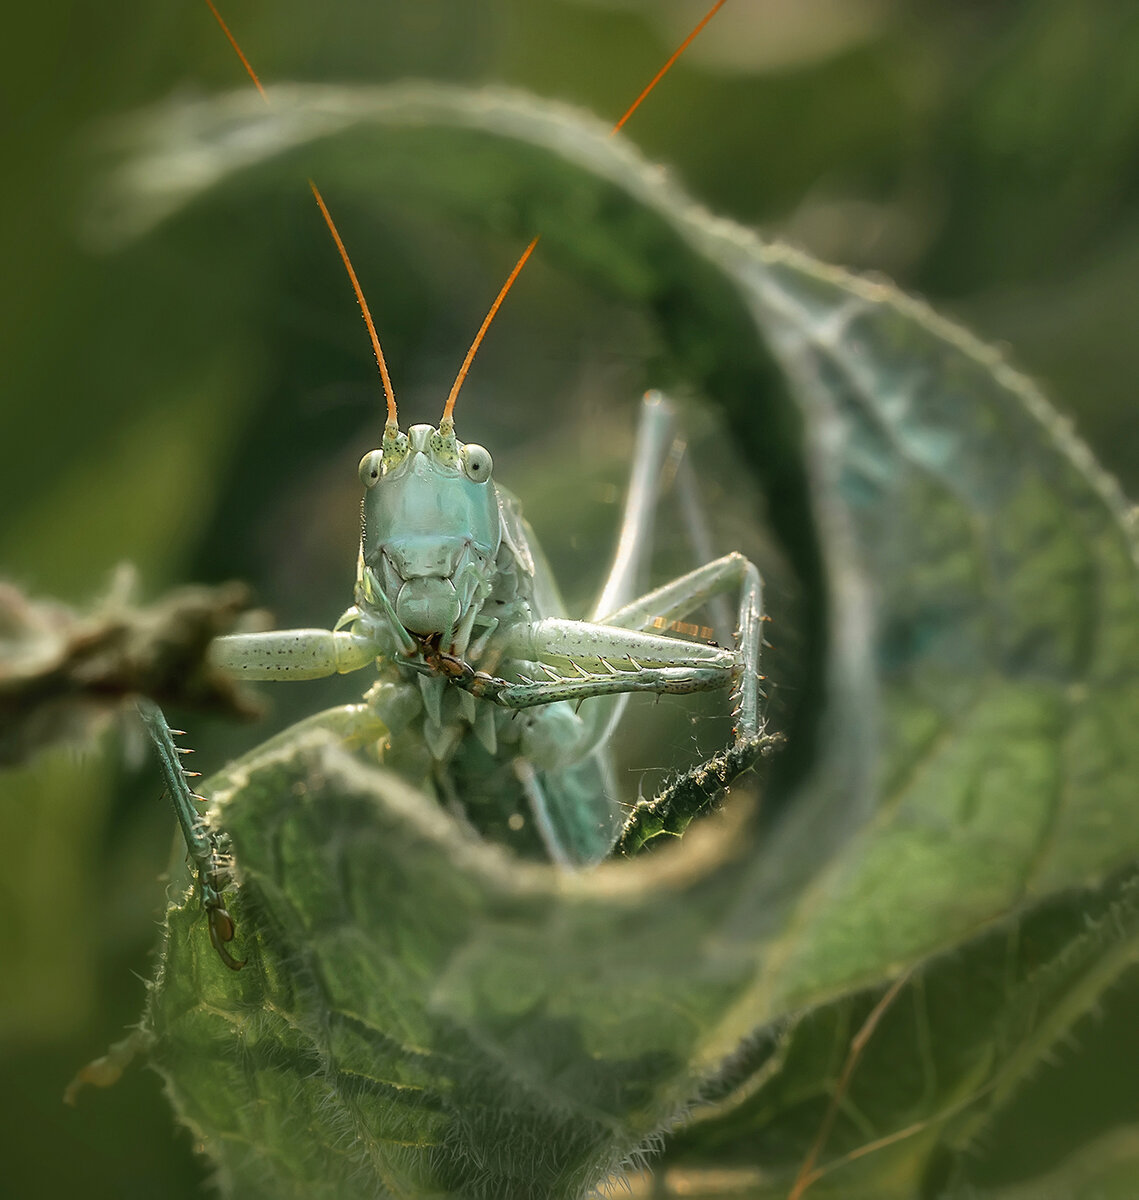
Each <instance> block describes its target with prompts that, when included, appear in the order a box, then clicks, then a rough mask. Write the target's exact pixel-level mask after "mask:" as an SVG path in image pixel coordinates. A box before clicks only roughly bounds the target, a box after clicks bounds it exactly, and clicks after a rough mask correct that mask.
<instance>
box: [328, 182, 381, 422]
mask: <svg viewBox="0 0 1139 1200" xmlns="http://www.w3.org/2000/svg"><path fill="white" fill-rule="evenodd" d="M308 185H309V187H310V188H312V194H313V196H314V197H315V198H316V203H317V207H318V208H319V209H320V214H321V216H322V217H324V223H325V224H326V225H327V226H328V231H329V233H331V234H332V240H333V241H334V242H335V243H336V249H337V250H339V251H340V260H341V262H343V263H344V269H345V270H346V271H347V272H348V278H349V279H350V280H351V281H352V290H353V291H354V292H355V293H356V299H357V300H358V301H359V304H360V312H361V313H363V314H364V324H365V325H367V327H368V335H369V337H371V339H372V350H373V351H374V352H375V355H376V366H377V367H379V368H380V378H381V379H382V380H383V382H384V395H385V396H386V397H387V401H388V424H389V425H398V424H399V416H398V414H397V413H396V408H395V392H393V391H392V381H391V379H390V378H389V377H388V364H387V363H386V362H385V361H384V352H383V350H382V349H380V338H379V334H377V333H376V326H375V323H374V322H373V321H372V314H371V311H370V310H369V308H368V302H367V300H365V299H364V289H363V288H362V287H361V286H360V281H359V280H358V279H357V278H356V272H355V271H354V270H353V269H352V260H351V259H350V258H349V257H348V251H347V250H346V249H345V248H344V243H343V241H342V240H341V238H340V233H339V231H338V230H337V228H336V222H335V221H333V219H332V214H331V213H330V212H329V211H328V206H327V205H326V204H325V203H324V197H323V196H322V195H321V194H320V189H319V188H318V187H317V186H316V184H315V183H313V181H312V180H311V179H310V180H309V181H308Z"/></svg>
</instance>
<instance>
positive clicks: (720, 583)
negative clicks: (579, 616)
mask: <svg viewBox="0 0 1139 1200" xmlns="http://www.w3.org/2000/svg"><path fill="white" fill-rule="evenodd" d="M732 592H735V593H736V594H737V595H738V597H739V600H738V607H737V610H736V628H735V638H734V650H735V654H736V663H737V665H736V678H735V682H734V686H733V689H732V701H733V708H734V710H735V717H736V736H737V738H740V739H746V738H752V737H755V736H757V735H758V734H759V732H760V719H759V679H760V675H759V663H760V648H761V646H762V638H763V634H762V628H763V580H762V579H761V577H760V574H759V571H758V570H757V568H756V566H755V564H754V563H752V562H751V561H750V560H749V559H746V558H745V557H744V556H743V555H742V554H738V553H732V554H725V555H724V556H723V558H717V559H714V560H713V561H712V562H710V563H705V564H704V565H703V566H702V567H697V568H696V570H694V571H689V572H688V573H687V574H686V575H681V576H679V577H678V578H677V579H672V580H670V581H669V582H668V583H666V584H663V585H662V586H661V587H659V588H655V589H654V590H653V591H651V592H648V593H646V594H645V595H644V596H641V597H639V598H638V599H636V600H634V601H632V603H630V604H626V605H624V606H623V607H622V608H619V609H617V610H616V611H615V612H611V613H607V614H605V615H604V616H603V617H602V618H601V620H602V623H603V624H605V625H612V626H616V627H617V628H620V629H633V630H649V629H662V630H667V629H669V628H670V627H671V626H672V624H673V622H675V621H679V620H681V619H682V618H684V617H686V616H688V615H689V614H690V613H692V612H694V611H695V610H696V609H698V608H699V607H701V605H703V604H705V603H707V602H708V601H709V600H712V599H714V598H716V597H720V596H724V595H730V594H731V593H732ZM677 641H678V644H679V645H681V646H683V645H685V643H684V642H680V641H679V639H677Z"/></svg>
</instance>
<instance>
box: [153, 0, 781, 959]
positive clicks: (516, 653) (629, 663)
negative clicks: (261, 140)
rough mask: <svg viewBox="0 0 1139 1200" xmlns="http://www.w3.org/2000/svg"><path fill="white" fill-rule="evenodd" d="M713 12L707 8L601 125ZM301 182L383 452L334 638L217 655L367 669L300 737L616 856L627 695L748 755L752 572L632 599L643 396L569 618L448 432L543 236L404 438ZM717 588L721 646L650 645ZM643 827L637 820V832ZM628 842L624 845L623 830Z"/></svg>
mask: <svg viewBox="0 0 1139 1200" xmlns="http://www.w3.org/2000/svg"><path fill="white" fill-rule="evenodd" d="M723 2H724V0H719V2H718V3H716V4H715V5H713V7H712V9H711V10H710V11H709V12H708V13H707V15H706V16H705V17H704V19H703V20H702V21H701V22H700V24H699V25H698V26H697V27H696V29H694V30H693V32H692V33H691V34H690V35H689V37H688V38H687V39H686V40H685V42H684V43H683V44H682V45H681V46H680V48H679V49H678V50H677V51H676V53H675V54H674V55H673V56H672V58H670V59H669V61H668V62H667V63H666V64H665V66H664V67H663V68H662V69H661V71H660V72H658V74H657V76H656V77H655V78H654V79H653V80H652V82H651V83H650V84H649V85H648V87H646V88H645V90H644V91H643V92H642V93H641V95H640V96H639V97H638V98H637V100H636V101H635V102H634V104H633V105H632V106H631V107H630V108H629V110H628V111H627V112H626V113H625V115H624V116H623V117H622V118H621V120H620V121H619V122H618V123H617V125H616V126H615V127H614V132H616V131H617V130H618V129H620V128H621V126H622V125H623V124H624V123H625V121H626V120H627V119H628V117H629V115H630V114H631V113H632V112H633V110H634V109H635V108H636V107H637V106H638V105H639V104H640V102H641V100H643V99H644V97H645V96H646V95H647V94H648V92H649V91H650V90H651V88H652V87H653V86H655V84H656V82H657V81H658V80H659V79H660V78H661V76H662V75H663V74H664V72H665V71H666V70H667V69H668V67H669V66H671V65H672V63H673V62H674V61H675V59H676V58H677V57H678V56H679V54H680V53H681V52H682V51H683V50H684V49H685V47H686V46H687V45H688V44H689V42H691V40H692V39H693V38H694V37H695V36H696V34H697V33H698V32H699V31H700V29H701V28H703V26H704V25H705V24H706V23H707V21H708V20H710V19H711V17H712V16H713V15H714V13H715V12H716V11H717V10H718V9H719V8H720V7H721V6H722V4H723ZM207 3H210V0H207ZM210 7H211V9H213V11H214V15H215V17H217V19H218V21H219V23H220V24H221V26H222V29H223V30H224V31H225V33H226V36H227V37H228V38H229V40H230V42H231V44H232V45H233V46H234V49H235V50H236V51H237V53H238V54H239V56H240V57H241V60H242V62H243V64H244V65H245V67H246V69H247V71H248V72H249V74H250V76H251V78H252V79H253V81H254V83H255V84H256V85H257V87H258V90H259V91H261V92H262V95H263V96H264V95H265V93H264V91H263V90H262V89H261V84H260V82H259V80H258V79H257V76H256V74H255V73H254V71H253V69H252V67H250V65H249V62H248V60H247V59H246V58H245V55H244V54H243V53H242V51H241V50H240V47H239V46H238V45H237V42H236V40H235V39H234V38H233V36H232V34H230V32H229V30H228V29H227V28H226V26H225V24H224V22H223V21H222V19H221V17H220V15H219V14H218V13H217V11H216V9H214V8H213V4H212V3H210ZM310 186H312V190H313V193H314V196H315V197H316V200H317V203H318V205H319V207H320V209H321V212H322V214H323V216H324V219H325V221H326V222H327V224H328V227H329V229H330V231H331V232H332V235H333V237H334V239H335V241H336V244H337V248H338V249H339V251H340V254H341V257H342V259H343V261H344V264H345V267H346V269H347V271H348V273H349V276H350V278H351V281H352V285H353V287H354V289H355V292H356V296H357V299H358V300H359V303H360V306H361V309H362V311H363V314H364V318H365V322H366V324H367V326H368V330H369V333H370V335H371V338H372V342H373V348H374V350H375V354H376V359H377V363H378V365H379V368H380V373H381V377H382V380H383V385H384V391H385V394H386V398H387V422H386V425H385V428H384V433H383V439H382V442H381V445H380V447H379V448H378V449H375V450H372V451H370V452H369V453H367V454H365V455H364V457H363V459H362V460H361V462H360V479H361V482H362V484H363V486H364V499H363V517H362V534H361V540H360V550H359V556H358V561H357V573H356V585H355V594H354V603H353V604H352V606H351V607H350V608H348V609H347V611H346V612H344V613H343V615H342V616H341V617H340V619H339V620H338V621H337V622H336V624H335V625H334V626H333V627H332V628H331V629H292V630H273V631H269V632H263V633H237V634H233V635H230V636H227V637H223V638H219V639H218V640H217V641H216V642H215V643H214V644H213V646H212V648H211V657H212V661H213V663H214V665H215V666H216V667H218V668H219V669H221V670H223V671H225V672H227V673H230V674H233V675H236V676H240V677H243V678H247V679H263V680H264V679H294V680H295V679H314V678H319V677H324V676H329V675H333V674H336V673H346V672H351V671H357V670H362V669H364V668H366V667H369V666H372V665H374V666H375V668H376V670H377V672H378V675H379V678H378V680H377V681H376V682H375V683H374V684H373V685H372V686H371V687H370V688H369V690H368V691H367V693H366V694H365V696H364V697H363V699H362V700H361V701H360V702H358V703H355V704H349V705H342V706H340V707H337V708H333V709H329V710H327V711H326V712H323V713H318V714H317V715H315V716H314V717H311V718H309V719H308V720H307V721H305V722H303V724H304V725H305V726H309V727H319V728H323V729H327V730H329V731H331V732H333V733H335V734H336V735H337V736H339V737H342V738H343V739H344V740H345V741H346V742H348V743H349V744H352V745H356V746H363V747H368V748H370V750H371V751H372V753H373V755H374V756H375V757H377V758H378V759H379V760H380V761H381V762H382V763H383V764H384V765H385V766H386V767H389V768H390V769H393V770H395V771H397V772H399V773H400V774H401V775H402V776H403V777H405V778H406V779H408V780H409V781H411V782H413V783H415V784H417V785H419V786H421V787H423V788H425V789H426V790H428V791H431V792H434V794H435V795H437V796H438V797H439V798H440V799H441V800H443V801H447V802H450V806H451V807H452V808H453V809H455V808H457V809H459V810H461V811H464V812H465V814H466V816H467V818H468V819H469V820H470V821H471V823H472V824H474V825H475V826H476V827H478V826H480V825H481V826H484V827H485V825H486V824H488V823H490V824H496V823H498V824H501V823H503V820H504V817H503V813H502V812H496V813H495V814H494V818H495V819H494V820H493V821H489V822H488V820H487V818H486V815H485V814H480V813H479V812H476V811H472V809H471V804H470V797H472V796H476V797H482V798H488V797H489V799H486V800H485V801H484V802H485V803H486V804H489V805H490V806H492V807H499V808H501V807H502V806H503V805H505V806H507V807H511V806H518V805H519V804H521V806H522V807H523V808H524V809H525V810H526V816H521V815H519V814H518V813H512V814H511V823H510V827H511V828H515V827H516V826H515V824H514V822H515V821H517V822H518V823H520V824H521V823H526V824H527V826H528V832H529V834H530V838H531V844H532V845H537V847H538V848H539V851H544V852H545V854H546V855H547V856H548V857H549V858H550V859H551V860H552V861H553V862H555V863H556V864H559V865H560V866H562V867H565V868H575V867H580V866H586V865H590V864H593V863H596V862H598V861H599V860H601V859H602V858H604V857H605V856H606V855H607V854H609V853H610V852H611V851H612V849H613V847H614V845H615V844H616V843H617V842H618V840H619V839H621V838H622V826H623V825H624V824H626V817H627V813H626V811H625V810H624V809H623V808H622V806H621V805H620V804H619V803H618V802H617V800H616V798H615V794H614V787H613V784H612V779H611V770H610V767H609V765H608V759H607V755H606V742H607V740H608V738H609V736H610V734H611V733H612V731H613V729H614V727H615V724H616V721H617V719H618V717H619V715H620V710H621V707H622V703H623V700H624V698H626V697H627V696H628V695H629V694H630V693H633V692H652V693H656V694H658V695H659V694H667V693H671V694H685V693H693V692H698V691H706V690H713V689H729V688H730V689H731V691H732V697H733V702H734V704H733V708H734V716H735V726H734V744H733V746H732V747H731V750H730V751H729V753H728V756H727V761H728V763H729V772H731V771H738V770H741V769H743V768H744V767H746V766H747V765H748V764H749V763H750V762H751V761H752V760H753V759H754V757H755V755H756V754H757V753H758V750H759V747H760V745H761V744H762V739H761V737H760V734H761V724H762V723H761V719H760V714H759V705H758V699H759V650H760V643H761V632H760V629H761V620H762V597H761V580H760V576H759V573H758V571H757V570H756V568H755V566H754V565H752V563H750V562H749V561H748V560H747V559H746V558H744V556H743V555H741V554H736V553H733V554H728V555H726V556H724V557H722V558H719V559H716V560H714V561H712V562H709V563H707V564H706V565H704V566H701V567H699V568H697V569H696V570H693V571H691V572H689V573H687V574H685V575H682V576H681V577H679V578H677V579H674V580H672V581H671V582H669V583H667V584H665V585H664V586H662V587H659V588H657V589H655V590H654V591H652V592H650V593H648V594H647V595H643V596H640V597H635V596H634V591H635V583H636V580H637V577H638V573H639V568H640V565H641V563H642V562H643V560H644V558H645V556H646V554H647V552H648V550H649V542H650V540H651V537H650V535H651V523H652V512H653V509H654V507H655V505H656V501H657V495H658V491H659V488H660V480H661V475H662V467H663V465H664V462H665V460H666V458H667V456H668V454H669V451H670V447H671V446H672V442H673V437H674V423H675V417H674V413H673V409H672V406H671V405H670V404H669V402H668V401H667V400H666V399H665V398H664V397H663V396H661V395H660V394H659V393H649V394H648V395H647V396H646V398H645V402H644V404H643V406H642V415H641V422H640V428H639V432H638V437H637V441H636V448H635V451H634V456H633V464H632V474H631V480H630V485H629V489H628V495H627V500H626V505H625V512H624V517H623V520H622V525H621V532H620V537H619V541H618V549H617V553H616V556H615V560H614V562H613V565H612V568H611V570H610V573H609V576H608V579H607V581H606V583H605V586H604V588H603V590H602V593H601V595H600V597H599V598H598V600H597V602H596V604H595V605H594V607H593V610H592V612H591V615H590V617H589V619H588V620H572V619H569V618H567V617H566V616H565V614H564V612H563V610H562V606H561V602H560V599H559V597H558V591H557V587H556V584H555V583H554V580H553V579H552V577H551V574H550V571H549V568H548V566H547V565H546V562H545V559H544V557H543V556H542V554H541V552H540V550H539V549H538V547H537V544H536V542H535V540H534V536H533V533H532V531H531V530H530V528H529V526H528V525H527V523H526V521H525V520H524V519H523V517H522V514H521V510H520V507H519V504H518V502H517V501H516V500H515V498H514V497H513V496H511V495H510V494H509V493H507V492H506V491H505V490H503V489H502V488H500V487H498V486H497V485H496V484H495V482H494V480H493V477H492V476H493V471H492V461H491V456H490V454H489V452H488V451H487V450H486V449H484V448H483V447H481V446H479V445H476V444H474V443H471V442H468V443H463V442H460V441H459V440H458V438H457V437H456V434H455V425H454V408H455V401H456V398H457V396H458V393H459V389H460V387H461V385H462V383H463V380H464V378H465V376H466V374H467V370H468V368H469V366H470V363H471V360H472V359H473V357H474V354H475V351H476V350H477V348H478V345H479V343H480V342H481V340H482V337H483V335H484V333H485V332H486V329H487V327H488V326H489V324H490V322H491V320H492V319H493V317H494V315H495V313H496V312H497V310H498V308H499V306H500V304H501V303H502V301H503V299H504V297H505V295H506V293H507V292H508V290H509V289H510V287H511V286H512V285H513V283H514V280H515V279H516V278H517V276H518V274H519V272H520V271H521V269H522V267H523V266H524V264H525V262H526V261H527V259H528V258H529V256H530V254H531V252H532V251H533V249H534V246H535V245H536V243H537V240H538V239H537V238H535V239H534V240H533V241H532V242H531V243H530V245H529V246H528V247H527V248H526V250H525V252H524V253H523V255H522V256H521V258H520V259H519V261H518V263H517V264H516V266H515V268H514V270H513V271H512V272H511V274H510V277H509V278H508V279H507V281H506V283H505V284H504V286H503V288H502V289H501V291H500V292H499V295H498V297H497V298H496V300H495V302H494V304H493V305H492V307H491V309H490V312H489V313H488V315H487V317H486V319H485V321H484V322H483V325H482V328H481V329H480V330H479V333H478V335H477V336H476V338H475V341H474V343H473V344H472V346H471V348H470V350H469V351H468V353H467V357H466V359H465V360H464V362H463V365H462V368H461V370H460V372H459V374H458V377H457V378H456V380H455V384H454V386H453V387H452V389H451V393H450V395H449V397H448V399H447V402H446V405H445V407H444V409H443V413H442V416H441V418H440V420H439V423H438V426H430V425H425V424H421V425H413V426H411V427H410V428H409V429H408V430H407V431H406V432H404V431H402V430H401V429H400V426H399V418H398V413H397V409H396V402H395V396H394V392H393V390H392V386H391V382H390V380H389V378H388V372H387V367H386V364H385V362H384V358H383V353H382V350H381V348H380V343H379V338H378V336H377V335H376V332H375V328H374V325H373V323H372V319H371V316H370V314H369V312H368V307H367V303H366V301H365V300H364V296H363V292H362V290H361V288H360V285H359V283H358V281H357V279H356V276H355V272H354V271H353V269H352V266H351V263H350V261H349V258H348V254H347V252H346V250H345V249H344V246H343V243H342V242H341V239H340V236H339V234H338V232H337V230H336V226H335V224H334V222H333V220H332V218H331V216H330V214H329V213H328V210H327V208H326V206H325V204H324V201H323V198H322V197H321V195H320V193H319V191H318V190H317V188H316V186H315V185H310ZM725 593H734V594H735V595H736V596H737V597H738V607H737V617H736V623H735V633H734V638H733V645H732V646H731V647H730V648H726V647H721V646H718V645H715V644H711V643H701V642H692V641H685V640H683V639H681V638H677V637H672V636H667V635H666V634H662V633H656V632H649V631H650V630H653V629H661V628H667V626H668V624H669V623H670V622H675V621H677V620H678V619H680V618H683V617H684V616H686V615H687V614H689V613H691V612H693V611H694V610H696V609H698V608H699V607H700V606H701V605H702V604H704V603H705V602H706V601H708V600H709V599H710V598H712V597H715V596H721V595H724V594H725ZM140 709H141V711H142V714H143V718H144V720H145V723H146V725H147V728H148V730H149V731H150V733H151V735H152V737H153V739H154V742H155V745H156V746H157V748H158V752H159V757H160V759H161V761H162V766H163V771H164V775H165V778H166V782H167V787H168V789H169V791H170V793H171V796H172V799H173V802H174V806H175V808H176V810H177V813H178V818H179V823H180V826H181V829H182V832H183V835H184V837H185V840H186V844H187V847H188V850H189V855H190V859H191V861H192V863H193V865H194V870H195V873H196V878H197V887H198V892H199V896H200V899H201V902H202V905H203V907H204V909H205V910H206V913H207V916H208V926H209V933H210V938H211V941H212V942H213V945H214V947H215V948H216V949H217V951H218V953H219V954H220V955H221V957H222V959H223V961H224V962H225V963H226V964H227V965H228V966H231V967H234V968H235V969H236V968H237V967H240V966H241V965H242V964H241V963H240V962H239V961H237V960H235V959H234V958H233V957H232V956H231V955H230V954H229V952H228V950H227V949H226V944H227V943H228V942H229V941H230V940H231V939H232V938H233V936H234V924H233V921H232V919H231V918H230V916H229V914H228V913H227V911H226V909H225V906H224V900H223V892H224V890H225V888H226V886H227V884H228V872H227V870H226V865H225V857H224V855H223V854H221V852H220V851H219V849H218V841H217V838H216V835H215V834H214V833H213V832H211V831H210V830H208V829H207V828H206V827H205V826H204V825H203V823H202V821H201V819H200V817H199V816H198V813H197V811H196V809H195V807H194V801H195V800H196V799H199V797H197V796H195V795H194V793H193V792H192V791H191V790H190V787H189V784H188V782H187V773H186V772H184V771H183V770H182V768H181V761H180V757H179V755H180V753H182V751H180V750H179V749H178V747H177V746H176V745H175V743H174V740H173V736H172V733H171V731H170V729H169V727H168V726H167V724H166V722H165V719H164V718H163V716H162V714H161V712H160V711H159V709H158V708H157V707H156V706H155V705H153V704H152V703H151V702H149V701H142V702H141V703H140ZM286 736H287V735H286ZM255 753H257V752H255ZM636 819H637V814H636V813H634V816H633V817H632V818H630V820H631V821H632V822H633V823H634V824H635V822H636ZM624 840H625V841H627V842H628V843H629V844H631V845H635V844H636V842H637V838H636V837H635V836H633V837H632V839H631V840H630V838H629V830H628V829H626V830H625V837H624Z"/></svg>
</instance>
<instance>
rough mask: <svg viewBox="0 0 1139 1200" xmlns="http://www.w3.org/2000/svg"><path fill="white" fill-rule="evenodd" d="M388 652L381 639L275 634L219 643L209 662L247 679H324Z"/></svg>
mask: <svg viewBox="0 0 1139 1200" xmlns="http://www.w3.org/2000/svg"><path fill="white" fill-rule="evenodd" d="M382 652H383V647H381V646H380V645H379V643H378V642H377V640H376V638H375V637H372V636H369V635H368V634H359V633H356V632H355V631H349V630H344V629H337V630H332V629H273V630H270V631H268V632H267V633H234V634H230V635H228V636H227V637H219V638H215V639H214V640H213V641H212V642H211V643H210V649H209V660H210V663H211V665H213V666H215V667H217V668H218V669H219V670H222V671H224V672H225V673H226V674H227V675H233V676H235V677H237V678H243V679H324V678H326V677H327V676H329V675H336V674H340V675H346V674H347V673H348V672H349V671H358V670H360V669H361V668H362V667H366V666H368V664H369V663H372V662H374V661H375V660H376V658H377V656H378V655H380V654H381V653H382Z"/></svg>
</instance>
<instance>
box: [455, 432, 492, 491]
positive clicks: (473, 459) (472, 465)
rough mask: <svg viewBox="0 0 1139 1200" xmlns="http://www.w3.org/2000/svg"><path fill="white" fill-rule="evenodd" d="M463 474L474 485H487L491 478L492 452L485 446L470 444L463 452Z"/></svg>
mask: <svg viewBox="0 0 1139 1200" xmlns="http://www.w3.org/2000/svg"><path fill="white" fill-rule="evenodd" d="M462 459H463V473H464V474H465V475H466V477H467V478H468V479H469V480H471V482H472V483H485V482H486V480H488V479H489V478H490V471H491V466H492V463H491V457H490V451H489V450H487V449H486V448H485V447H484V446H479V445H476V444H475V443H474V442H468V443H467V444H466V445H465V446H464V447H463V450H462Z"/></svg>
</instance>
